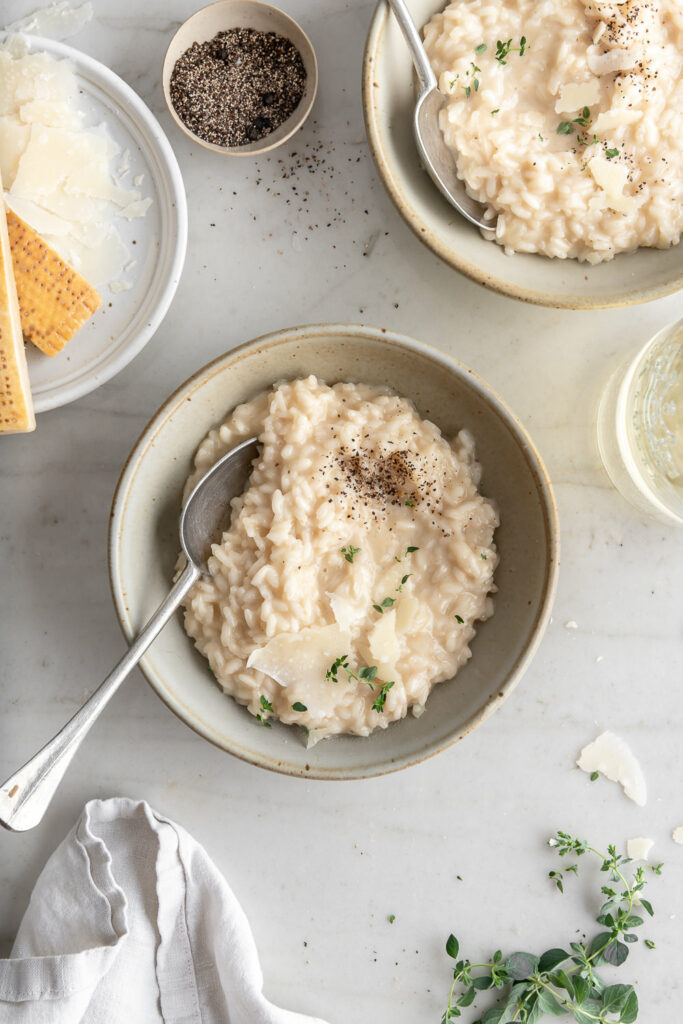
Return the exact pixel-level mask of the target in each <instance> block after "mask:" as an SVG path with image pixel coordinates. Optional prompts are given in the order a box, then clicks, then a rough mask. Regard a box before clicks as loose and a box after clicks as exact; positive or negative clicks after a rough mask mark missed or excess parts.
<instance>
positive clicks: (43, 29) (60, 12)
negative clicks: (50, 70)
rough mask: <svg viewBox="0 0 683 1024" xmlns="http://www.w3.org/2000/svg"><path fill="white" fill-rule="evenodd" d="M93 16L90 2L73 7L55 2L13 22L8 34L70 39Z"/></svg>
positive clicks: (58, 1) (63, 2) (8, 28)
mask: <svg viewBox="0 0 683 1024" xmlns="http://www.w3.org/2000/svg"><path fill="white" fill-rule="evenodd" d="M92 14H93V9H92V4H91V3H90V2H87V3H84V4H81V6H80V7H72V6H71V4H70V3H68V0H55V3H51V4H48V6H47V7H41V8H39V9H38V10H37V11H34V12H33V13H32V14H27V15H26V17H25V18H21V19H20V20H19V21H14V22H12V24H11V25H9V26H8V27H7V31H8V32H27V33H29V34H30V35H34V36H44V37H45V38H47V39H58V40H61V39H68V38H69V36H73V35H75V34H76V33H77V32H80V31H81V29H82V28H83V27H84V26H85V25H87V23H88V22H89V21H90V20H91V18H92Z"/></svg>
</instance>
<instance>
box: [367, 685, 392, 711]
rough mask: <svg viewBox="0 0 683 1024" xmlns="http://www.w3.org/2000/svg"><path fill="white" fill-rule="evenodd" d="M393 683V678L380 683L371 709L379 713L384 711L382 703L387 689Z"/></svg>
mask: <svg viewBox="0 0 683 1024" xmlns="http://www.w3.org/2000/svg"><path fill="white" fill-rule="evenodd" d="M393 685H394V681H393V679H392V680H391V681H390V682H388V683H382V685H381V686H380V688H379V693H378V694H377V696H376V697H375V699H374V701H373V702H372V710H373V711H377V712H378V713H379V714H382V712H383V711H384V705H385V704H386V702H387V694H388V693H389V690H390V689H391V687H392V686H393Z"/></svg>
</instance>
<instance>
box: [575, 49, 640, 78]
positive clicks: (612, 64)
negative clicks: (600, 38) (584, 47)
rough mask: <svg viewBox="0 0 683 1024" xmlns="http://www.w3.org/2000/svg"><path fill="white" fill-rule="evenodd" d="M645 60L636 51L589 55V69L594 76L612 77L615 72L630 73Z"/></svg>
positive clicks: (613, 51)
mask: <svg viewBox="0 0 683 1024" xmlns="http://www.w3.org/2000/svg"><path fill="white" fill-rule="evenodd" d="M642 59H643V55H642V54H641V53H638V52H637V51H636V50H619V49H615V50H608V51H607V53H589V54H588V67H589V68H590V70H591V71H592V72H593V74H594V75H598V76H601V75H611V74H614V72H615V71H630V70H631V69H632V68H634V67H636V65H637V64H639V63H640V61H641V60H642Z"/></svg>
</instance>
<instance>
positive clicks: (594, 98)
mask: <svg viewBox="0 0 683 1024" xmlns="http://www.w3.org/2000/svg"><path fill="white" fill-rule="evenodd" d="M599 101H600V82H599V81H598V80H597V78H592V79H591V80H590V81H589V82H578V83H570V84H567V85H561V86H560V94H559V96H558V98H557V102H556V103H555V112H556V113H557V114H568V113H571V112H573V111H575V110H582V109H583V107H592V106H593V104H594V103H598V102H599Z"/></svg>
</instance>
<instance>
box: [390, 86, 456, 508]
mask: <svg viewBox="0 0 683 1024" xmlns="http://www.w3.org/2000/svg"><path fill="white" fill-rule="evenodd" d="M467 95H468V96H469V92H468V93H467ZM403 504H404V505H407V506H408V508H414V506H415V502H414V501H411V500H410V498H406V500H405V501H404V503H403Z"/></svg>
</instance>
